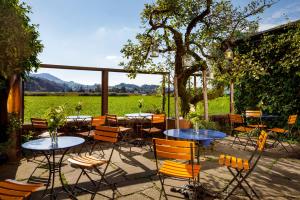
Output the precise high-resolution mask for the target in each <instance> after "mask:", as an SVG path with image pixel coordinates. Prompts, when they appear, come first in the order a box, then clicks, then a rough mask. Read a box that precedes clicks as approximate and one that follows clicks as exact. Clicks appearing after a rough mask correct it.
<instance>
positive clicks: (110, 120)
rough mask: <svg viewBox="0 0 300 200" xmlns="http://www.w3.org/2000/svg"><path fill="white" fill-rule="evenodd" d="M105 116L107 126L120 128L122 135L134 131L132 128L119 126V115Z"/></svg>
mask: <svg viewBox="0 0 300 200" xmlns="http://www.w3.org/2000/svg"><path fill="white" fill-rule="evenodd" d="M105 116H106V122H105V124H106V125H107V126H112V127H118V128H119V129H120V132H122V133H129V132H132V131H133V129H132V128H130V127H124V126H119V122H118V117H117V115H111V114H106V115H105Z"/></svg>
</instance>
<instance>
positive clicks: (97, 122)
mask: <svg viewBox="0 0 300 200" xmlns="http://www.w3.org/2000/svg"><path fill="white" fill-rule="evenodd" d="M105 120H106V116H96V117H92V122H91V123H92V126H95V127H98V126H102V125H104V124H105Z"/></svg>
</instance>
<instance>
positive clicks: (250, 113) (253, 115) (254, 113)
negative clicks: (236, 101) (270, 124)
mask: <svg viewBox="0 0 300 200" xmlns="http://www.w3.org/2000/svg"><path fill="white" fill-rule="evenodd" d="M245 116H246V118H248V119H251V120H254V121H255V123H251V124H248V125H247V126H249V127H252V128H258V129H259V130H261V129H265V128H267V126H266V125H265V124H263V122H262V120H261V117H262V112H261V110H246V112H245Z"/></svg>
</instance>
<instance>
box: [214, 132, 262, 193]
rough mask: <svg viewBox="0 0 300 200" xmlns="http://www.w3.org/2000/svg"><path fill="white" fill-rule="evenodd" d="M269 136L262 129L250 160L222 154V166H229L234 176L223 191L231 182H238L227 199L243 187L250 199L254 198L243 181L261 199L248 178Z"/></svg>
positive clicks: (220, 159) (220, 162)
mask: <svg viewBox="0 0 300 200" xmlns="http://www.w3.org/2000/svg"><path fill="white" fill-rule="evenodd" d="M267 137H268V134H267V133H266V132H265V131H261V134H260V136H259V138H258V141H257V146H256V148H255V150H254V152H253V154H252V155H251V157H250V158H249V160H248V159H243V158H238V157H235V156H230V155H225V154H221V155H220V158H219V164H220V165H222V166H226V167H227V168H228V170H229V172H230V173H231V174H232V176H233V178H232V180H231V181H230V182H229V184H228V185H227V186H226V187H225V188H224V189H223V191H222V192H225V191H226V190H227V189H228V188H229V186H230V185H231V184H233V183H234V182H235V181H236V182H237V184H236V185H235V186H234V187H233V189H232V190H231V191H230V192H229V193H228V195H227V196H226V197H225V199H228V198H229V197H230V196H231V195H232V194H233V192H234V191H235V190H236V189H237V188H241V189H243V191H244V192H245V193H246V195H247V196H248V197H249V198H250V199H252V197H251V195H250V194H249V193H248V192H247V190H246V188H245V187H244V185H243V183H245V184H246V185H247V186H248V187H249V188H250V190H251V191H252V192H253V194H254V195H255V196H256V197H257V198H258V199H259V196H258V195H257V193H256V192H255V190H254V189H253V188H252V187H251V185H250V184H249V183H248V181H247V178H248V176H249V175H250V174H251V172H252V171H253V170H254V169H255V166H256V165H257V163H258V161H259V159H260V158H261V155H262V152H263V150H264V147H265V144H266V141H267Z"/></svg>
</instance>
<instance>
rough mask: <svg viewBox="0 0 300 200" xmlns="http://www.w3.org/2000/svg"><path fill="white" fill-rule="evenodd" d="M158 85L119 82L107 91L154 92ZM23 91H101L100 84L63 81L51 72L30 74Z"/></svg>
mask: <svg viewBox="0 0 300 200" xmlns="http://www.w3.org/2000/svg"><path fill="white" fill-rule="evenodd" d="M158 87H159V86H158V85H147V84H145V85H142V86H138V85H135V84H126V83H120V84H118V85H115V86H110V87H109V91H110V92H114V93H136V94H153V93H156V90H157V88H158ZM25 91H28V92H101V85H100V84H94V85H83V84H80V83H76V82H74V81H64V80H61V79H59V78H57V77H55V76H53V75H51V74H48V73H41V74H30V78H29V79H28V80H26V82H25Z"/></svg>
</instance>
